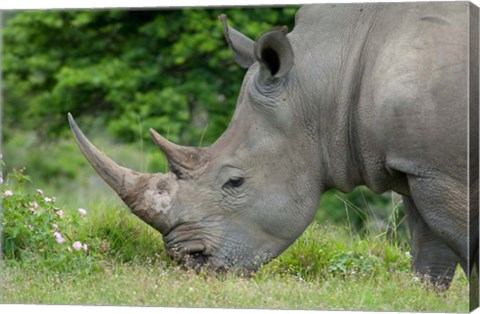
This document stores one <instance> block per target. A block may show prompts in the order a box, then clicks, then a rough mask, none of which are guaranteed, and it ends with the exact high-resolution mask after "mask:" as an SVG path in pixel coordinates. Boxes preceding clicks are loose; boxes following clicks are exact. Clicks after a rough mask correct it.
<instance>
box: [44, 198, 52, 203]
mask: <svg viewBox="0 0 480 314" xmlns="http://www.w3.org/2000/svg"><path fill="white" fill-rule="evenodd" d="M44 200H45V202H47V203H50V202H51V201H52V199H51V198H50V197H45V198H44Z"/></svg>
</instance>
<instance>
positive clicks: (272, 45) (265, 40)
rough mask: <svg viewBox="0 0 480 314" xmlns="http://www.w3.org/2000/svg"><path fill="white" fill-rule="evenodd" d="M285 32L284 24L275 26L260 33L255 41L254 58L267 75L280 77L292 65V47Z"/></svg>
mask: <svg viewBox="0 0 480 314" xmlns="http://www.w3.org/2000/svg"><path fill="white" fill-rule="evenodd" d="M287 32H288V28H287V27H286V26H281V27H276V28H274V29H272V30H270V31H268V32H266V33H264V34H263V35H261V36H260V37H259V38H258V39H257V41H256V43H255V47H254V52H255V58H256V59H257V61H258V62H260V64H261V68H262V69H261V71H262V72H267V73H266V74H267V75H268V76H271V77H274V78H280V77H282V76H284V75H285V74H287V73H288V72H289V71H290V69H291V68H292V66H293V49H292V46H291V45H290V42H289V40H288V38H287Z"/></svg>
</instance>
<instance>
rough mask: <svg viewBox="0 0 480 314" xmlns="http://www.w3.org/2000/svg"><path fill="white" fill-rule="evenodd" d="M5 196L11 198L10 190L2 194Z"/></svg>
mask: <svg viewBox="0 0 480 314" xmlns="http://www.w3.org/2000/svg"><path fill="white" fill-rule="evenodd" d="M3 195H5V196H12V195H13V192H12V191H11V190H6V191H5V193H3Z"/></svg>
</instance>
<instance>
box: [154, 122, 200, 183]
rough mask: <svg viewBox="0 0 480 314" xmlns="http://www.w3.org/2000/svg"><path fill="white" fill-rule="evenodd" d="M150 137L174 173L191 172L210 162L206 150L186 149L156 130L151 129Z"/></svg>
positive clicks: (197, 148) (198, 148)
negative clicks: (163, 154)
mask: <svg viewBox="0 0 480 314" xmlns="http://www.w3.org/2000/svg"><path fill="white" fill-rule="evenodd" d="M150 135H151V136H152V139H153V142H154V143H155V145H157V146H158V148H160V149H161V150H162V151H163V152H164V153H165V155H166V157H167V159H168V164H169V166H170V168H171V170H172V172H174V173H178V172H180V173H182V174H184V172H189V171H191V170H195V169H198V168H200V167H201V166H203V165H204V164H205V163H206V162H207V160H208V152H207V149H206V148H201V147H185V146H180V145H177V144H174V143H172V142H170V141H169V140H167V139H166V138H164V137H163V136H161V135H160V134H158V133H157V132H156V131H155V130H154V129H150Z"/></svg>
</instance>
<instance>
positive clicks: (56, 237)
mask: <svg viewBox="0 0 480 314" xmlns="http://www.w3.org/2000/svg"><path fill="white" fill-rule="evenodd" d="M53 236H54V237H55V240H56V241H57V243H58V244H62V243H63V242H65V239H64V238H63V237H62V235H61V234H60V233H59V232H54V233H53Z"/></svg>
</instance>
